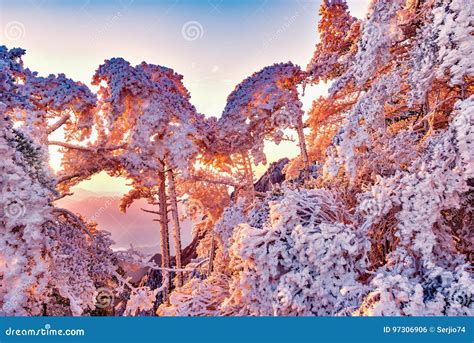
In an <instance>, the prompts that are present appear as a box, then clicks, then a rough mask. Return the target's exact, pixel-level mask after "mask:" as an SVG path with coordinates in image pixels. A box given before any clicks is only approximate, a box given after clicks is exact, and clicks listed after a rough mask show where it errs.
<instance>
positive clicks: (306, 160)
mask: <svg viewBox="0 0 474 343" xmlns="http://www.w3.org/2000/svg"><path fill="white" fill-rule="evenodd" d="M296 131H297V132H298V141H299V145H300V152H301V156H302V157H303V163H304V173H305V175H307V173H308V172H309V158H308V151H307V150H306V140H305V137H304V132H303V117H302V116H298V121H297V122H296Z"/></svg>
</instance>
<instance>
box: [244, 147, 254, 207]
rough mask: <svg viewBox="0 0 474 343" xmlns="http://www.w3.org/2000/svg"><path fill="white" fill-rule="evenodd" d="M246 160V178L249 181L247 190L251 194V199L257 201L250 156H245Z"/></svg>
mask: <svg viewBox="0 0 474 343" xmlns="http://www.w3.org/2000/svg"><path fill="white" fill-rule="evenodd" d="M243 158H244V162H245V163H244V165H245V178H246V179H247V188H248V191H249V192H250V198H251V200H252V201H253V200H254V199H255V188H254V185H253V181H254V180H253V169H252V160H251V159H250V157H249V155H248V154H245V155H244V156H243Z"/></svg>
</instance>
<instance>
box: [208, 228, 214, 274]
mask: <svg viewBox="0 0 474 343" xmlns="http://www.w3.org/2000/svg"><path fill="white" fill-rule="evenodd" d="M215 255H216V238H215V234H214V229H213V230H212V234H211V249H210V251H209V266H208V268H207V277H209V276H211V273H212V267H213V265H214V257H215Z"/></svg>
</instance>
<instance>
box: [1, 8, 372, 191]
mask: <svg viewBox="0 0 474 343" xmlns="http://www.w3.org/2000/svg"><path fill="white" fill-rule="evenodd" d="M320 3H321V1H314V0H313V1H311V0H308V1H303V0H286V1H285V0H274V1H268V0H255V1H250V0H244V1H230V0H228V1H226V0H209V1H207V0H202V1H197V0H194V1H191V0H182V1H175V0H161V1H151V0H145V1H139V0H99V1H93V0H77V1H64V0H63V1H59V0H0V30H1V32H0V34H1V36H0V44H5V45H7V46H8V47H22V48H24V49H26V50H27V54H26V56H25V58H24V62H25V64H26V65H27V66H28V67H29V68H30V69H33V70H36V71H38V72H39V73H40V74H41V75H47V74H50V73H65V74H66V75H67V76H68V77H71V78H73V79H75V80H80V81H82V82H84V83H86V84H88V85H89V84H90V81H91V78H92V75H93V73H94V71H95V69H96V68H97V67H98V66H99V64H101V63H102V62H103V61H104V59H107V58H111V57H123V58H125V59H127V60H128V61H130V62H131V63H132V64H138V63H140V62H141V61H147V62H149V63H154V64H160V65H164V66H167V67H171V68H173V69H174V70H175V71H177V72H178V73H180V74H182V75H184V83H185V85H186V86H187V88H188V89H189V90H190V92H191V95H192V102H193V104H194V105H195V106H196V108H197V109H198V111H200V112H202V113H205V114H206V115H214V116H220V113H221V112H222V110H223V108H224V106H225V102H226V98H227V95H228V94H229V93H230V92H231V91H232V89H233V88H234V87H235V85H237V84H238V83H239V82H240V81H242V80H243V79H244V78H245V77H247V76H249V75H251V74H252V73H253V72H255V71H258V70H260V69H261V68H263V67H264V66H266V65H270V64H273V63H277V62H286V61H292V62H294V63H296V64H299V65H300V66H301V67H303V68H305V67H306V65H307V63H308V62H309V60H310V58H311V56H312V53H313V48H314V45H315V43H316V42H317V39H318V37H317V31H316V25H317V21H318V8H319V6H320ZM348 4H349V7H350V10H351V12H352V14H353V15H355V16H357V17H363V16H364V14H365V12H366V9H367V5H368V0H352V1H350V0H349V1H348ZM186 28H188V29H189V31H187V30H186ZM194 34H195V35H194ZM325 91H326V87H325V86H324V85H323V86H319V87H315V88H313V89H310V90H308V91H307V92H306V96H305V98H304V103H305V107H306V108H308V107H309V105H310V103H311V100H312V99H314V98H315V97H316V95H318V94H323V93H324V92H325ZM266 150H267V153H268V155H269V160H270V161H274V160H277V159H278V158H280V157H283V156H287V157H293V156H295V155H296V154H297V153H298V149H297V148H296V145H295V144H293V143H284V144H281V145H280V146H278V147H277V146H274V145H271V144H269V145H268V146H267V148H266ZM51 152H52V154H51V158H52V161H51V165H52V166H53V168H55V169H57V168H58V166H59V160H60V155H59V154H58V153H56V152H55V150H52V151H51ZM264 169H265V168H263V167H260V168H257V171H259V172H260V173H261V172H262V171H263V170H264ZM80 186H81V188H85V189H90V190H93V191H97V192H100V191H106V192H116V193H123V192H124V191H125V190H126V188H127V187H126V186H125V182H124V180H111V179H109V178H108V177H107V176H105V175H99V176H96V177H94V178H93V180H91V181H88V182H85V183H83V184H81V185H80Z"/></svg>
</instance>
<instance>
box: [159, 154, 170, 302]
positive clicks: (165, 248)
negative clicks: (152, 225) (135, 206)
mask: <svg viewBox="0 0 474 343" xmlns="http://www.w3.org/2000/svg"><path fill="white" fill-rule="evenodd" d="M162 166H163V171H160V172H158V178H159V206H160V237H161V239H160V246H161V267H162V268H164V269H165V268H170V242H169V232H168V210H167V201H166V174H165V171H164V169H165V164H164V163H163V164H162ZM161 273H162V274H161V275H162V278H163V282H164V281H165V280H166V281H167V282H166V283H167V284H166V285H165V287H164V288H163V303H167V302H168V301H169V291H170V289H171V278H170V272H169V271H167V270H162V272H161Z"/></svg>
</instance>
